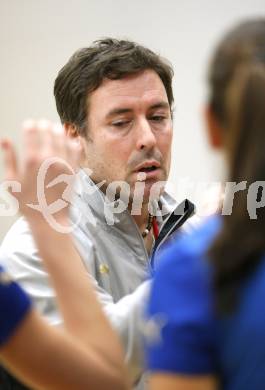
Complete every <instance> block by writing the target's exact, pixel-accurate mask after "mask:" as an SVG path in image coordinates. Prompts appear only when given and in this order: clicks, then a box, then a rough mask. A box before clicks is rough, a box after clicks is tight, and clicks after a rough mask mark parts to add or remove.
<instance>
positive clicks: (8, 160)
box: [0, 139, 18, 180]
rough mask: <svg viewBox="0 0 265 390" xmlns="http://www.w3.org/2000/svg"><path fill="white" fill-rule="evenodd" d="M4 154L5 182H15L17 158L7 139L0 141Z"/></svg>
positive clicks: (12, 146)
mask: <svg viewBox="0 0 265 390" xmlns="http://www.w3.org/2000/svg"><path fill="white" fill-rule="evenodd" d="M0 145H1V149H2V151H3V154H4V167H5V180H17V178H18V171H17V156H16V152H15V148H14V145H13V143H12V142H11V141H10V140H8V139H3V140H1V141H0Z"/></svg>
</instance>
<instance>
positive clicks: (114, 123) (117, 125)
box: [112, 121, 130, 127]
mask: <svg viewBox="0 0 265 390" xmlns="http://www.w3.org/2000/svg"><path fill="white" fill-rule="evenodd" d="M129 123H130V121H117V122H113V123H112V126H114V127H125V126H127V125H129Z"/></svg>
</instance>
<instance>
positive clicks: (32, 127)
mask: <svg viewBox="0 0 265 390" xmlns="http://www.w3.org/2000/svg"><path fill="white" fill-rule="evenodd" d="M22 137H23V146H24V149H23V151H24V156H27V157H28V156H31V155H33V154H35V153H36V154H38V152H39V145H40V139H39V132H38V130H37V127H36V122H35V121H34V120H32V119H27V120H26V121H25V122H23V124H22Z"/></svg>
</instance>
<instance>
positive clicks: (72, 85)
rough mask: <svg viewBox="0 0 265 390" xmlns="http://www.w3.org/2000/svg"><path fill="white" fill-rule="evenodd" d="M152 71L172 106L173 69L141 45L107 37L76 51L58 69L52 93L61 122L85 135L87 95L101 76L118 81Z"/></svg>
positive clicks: (99, 80)
mask: <svg viewBox="0 0 265 390" xmlns="http://www.w3.org/2000/svg"><path fill="white" fill-rule="evenodd" d="M146 69H151V70H154V71H155V72H156V73H157V74H158V76H159V77H160V79H161V81H162V82H163V84H164V87H165V90H166V93H167V97H168V102H169V105H170V107H172V104H173V101H174V98H173V91H172V78H173V69H172V67H171V65H170V63H169V62H168V61H166V60H165V59H164V58H162V57H161V56H159V55H158V54H155V53H154V52H152V51H151V50H149V49H147V48H146V47H144V46H141V45H138V44H137V43H135V42H131V41H128V40H118V39H112V38H106V39H102V40H98V41H95V42H94V43H93V45H92V46H90V47H87V48H83V49H80V50H78V51H77V52H75V53H74V54H73V56H72V57H71V58H70V59H69V61H68V62H67V63H66V65H65V66H64V67H63V68H62V69H61V70H60V72H59V74H58V76H57V78H56V80H55V84H54V96H55V100H56V106H57V111H58V114H59V116H60V118H61V121H62V123H71V124H74V125H76V127H77V129H78V132H79V134H81V135H83V136H85V134H86V123H87V114H88V112H87V108H88V103H89V94H90V93H91V92H93V91H95V90H96V89H97V88H98V87H99V86H100V84H101V83H102V81H103V80H104V79H111V80H118V79H122V78H123V77H126V76H128V75H131V74H136V73H138V72H141V71H144V70H146Z"/></svg>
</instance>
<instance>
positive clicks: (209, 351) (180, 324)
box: [145, 216, 265, 390]
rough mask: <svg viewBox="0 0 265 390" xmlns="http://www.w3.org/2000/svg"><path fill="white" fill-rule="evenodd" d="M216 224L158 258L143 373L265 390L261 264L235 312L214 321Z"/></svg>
mask: <svg viewBox="0 0 265 390" xmlns="http://www.w3.org/2000/svg"><path fill="white" fill-rule="evenodd" d="M221 223H222V222H221V218H220V217H217V216H215V217H212V218H210V219H209V220H208V221H207V222H206V224H204V225H203V226H202V227H201V228H200V229H198V231H197V232H194V233H193V234H192V235H190V236H189V237H183V238H181V239H180V240H179V241H175V242H174V243H173V244H171V245H170V247H168V248H167V250H165V251H164V253H163V254H162V257H161V258H160V261H159V266H158V270H157V272H156V275H155V278H154V282H153V287H152V293H151V297H150V303H149V307H148V310H147V321H146V325H145V337H146V357H147V365H148V370H150V371H152V372H156V371H157V372H158V371H159V372H165V373H173V374H176V375H177V374H180V375H181V374H186V375H207V374H212V375H217V376H218V377H219V378H220V380H221V382H222V388H223V389H226V390H228V389H229V390H232V389H233V390H249V389H253V390H264V388H265V368H264V367H265V310H264V302H265V258H264V260H262V261H261V263H260V264H259V266H258V269H257V270H256V271H255V272H254V273H253V274H252V275H250V277H249V279H248V280H247V281H246V282H244V284H242V286H241V288H240V291H239V293H240V297H239V302H238V306H237V307H236V310H235V312H234V313H233V314H232V315H229V316H224V317H221V318H219V317H218V318H217V317H216V315H215V314H214V313H215V301H214V296H213V285H212V281H213V280H212V279H213V278H212V267H211V264H210V261H209V259H208V258H207V255H206V253H207V250H208V248H209V247H210V245H211V243H212V242H213V240H214V238H215V237H216V235H217V233H218V231H219V229H220V226H221ZM224 261H229V259H224Z"/></svg>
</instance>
